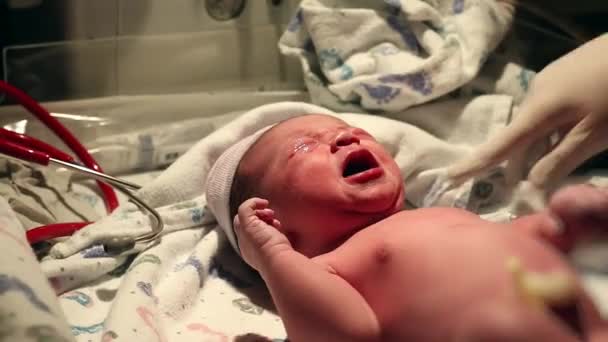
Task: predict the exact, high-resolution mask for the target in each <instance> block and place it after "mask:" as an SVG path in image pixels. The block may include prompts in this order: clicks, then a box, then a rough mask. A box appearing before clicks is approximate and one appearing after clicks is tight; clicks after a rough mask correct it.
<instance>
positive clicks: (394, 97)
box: [279, 0, 512, 112]
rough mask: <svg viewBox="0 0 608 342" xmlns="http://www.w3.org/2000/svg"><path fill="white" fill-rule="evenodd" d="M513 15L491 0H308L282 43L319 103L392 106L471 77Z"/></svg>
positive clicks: (350, 107) (346, 107) (345, 107)
mask: <svg viewBox="0 0 608 342" xmlns="http://www.w3.org/2000/svg"><path fill="white" fill-rule="evenodd" d="M511 21H512V10H511V9H510V8H509V6H506V5H504V4H502V3H500V2H497V1H494V0H488V1H477V0H426V1H424V0H403V1H401V0H385V1H352V0H342V1H340V0H304V1H302V2H301V3H300V7H299V9H298V10H297V12H296V14H295V16H294V17H293V19H292V20H291V22H290V23H289V24H288V26H287V30H286V31H285V33H284V34H283V36H282V37H281V39H280V41H279V48H280V50H281V52H282V53H284V54H286V55H291V56H296V57H297V58H299V60H300V62H301V64H302V70H303V74H304V80H305V82H306V86H307V88H308V90H309V91H310V93H311V98H312V99H313V101H314V103H316V104H319V105H322V106H325V107H328V108H332V109H334V110H337V111H350V112H352V111H361V110H366V111H383V112H395V111H401V110H404V109H406V108H408V107H411V106H413V105H416V104H420V103H425V102H428V101H430V100H433V99H436V98H438V97H440V96H442V95H445V94H447V93H449V92H451V91H453V90H455V89H457V88H459V87H461V86H463V85H464V84H466V83H468V82H469V81H471V80H472V79H473V78H474V77H476V76H477V74H478V72H479V70H480V68H481V67H482V65H483V64H484V62H485V61H486V59H487V58H488V56H489V55H490V53H491V52H492V51H493V50H494V49H495V48H496V46H497V45H498V43H499V42H501V41H502V38H503V37H504V35H505V33H506V31H507V30H508V29H509V27H510V24H511Z"/></svg>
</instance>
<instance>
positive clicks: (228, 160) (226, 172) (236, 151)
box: [206, 126, 270, 254]
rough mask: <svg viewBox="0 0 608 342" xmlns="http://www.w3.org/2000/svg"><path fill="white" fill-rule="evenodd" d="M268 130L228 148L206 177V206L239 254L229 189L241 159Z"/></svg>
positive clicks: (262, 130)
mask: <svg viewBox="0 0 608 342" xmlns="http://www.w3.org/2000/svg"><path fill="white" fill-rule="evenodd" d="M269 128H270V126H269V127H265V128H263V129H261V130H259V131H257V132H256V133H254V134H252V135H250V136H248V137H246V138H244V139H243V140H241V141H239V142H237V143H236V144H234V145H232V146H231V147H229V148H228V149H227V150H226V151H224V153H222V155H221V156H220V157H219V158H218V159H217V161H216V162H215V164H213V167H212V168H211V170H210V171H209V175H208V177H207V193H206V196H207V205H208V206H209V208H210V209H211V212H212V213H213V215H215V218H216V220H217V223H218V225H219V226H220V227H221V228H222V229H223V230H224V232H225V233H226V236H227V237H228V241H230V244H231V245H232V247H233V248H234V250H235V251H236V252H237V253H239V254H240V251H239V248H238V242H237V239H236V235H235V233H234V227H232V217H230V189H231V188H232V181H233V180H234V175H235V174H236V170H237V168H238V166H239V163H240V162H241V159H242V158H243V156H244V155H245V153H247V151H248V150H249V148H250V147H251V146H252V145H253V144H254V143H255V142H256V141H257V140H258V139H259V138H260V137H261V136H262V134H264V132H266V131H267V130H268V129H269Z"/></svg>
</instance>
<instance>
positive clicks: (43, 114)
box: [0, 81, 118, 244]
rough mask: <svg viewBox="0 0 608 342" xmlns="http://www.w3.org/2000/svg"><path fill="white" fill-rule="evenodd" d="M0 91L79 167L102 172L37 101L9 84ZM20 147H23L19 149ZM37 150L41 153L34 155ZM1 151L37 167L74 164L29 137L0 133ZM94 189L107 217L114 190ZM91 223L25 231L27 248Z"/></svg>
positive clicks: (115, 201) (103, 186) (3, 84)
mask: <svg viewBox="0 0 608 342" xmlns="http://www.w3.org/2000/svg"><path fill="white" fill-rule="evenodd" d="M0 91H2V92H3V93H5V94H6V95H7V96H8V97H10V98H11V99H13V100H14V101H16V102H17V103H19V104H20V105H22V106H23V107H24V108H25V109H27V110H28V111H29V112H30V113H32V114H33V115H34V116H36V117H37V118H38V119H39V120H40V121H42V123H44V125H45V126H47V127H48V128H49V129H50V130H51V131H53V133H55V135H57V137H59V138H60V139H61V140H62V141H63V142H64V143H65V144H66V146H68V147H69V148H70V149H71V150H72V151H73V152H74V153H75V154H76V156H77V157H78V159H80V160H81V161H82V163H83V164H84V165H85V166H86V167H88V168H90V169H93V170H95V171H98V172H102V173H103V170H102V169H101V167H100V166H99V164H97V162H96V161H95V159H94V158H93V157H92V156H91V155H90V154H89V152H88V151H87V149H86V148H85V147H84V146H83V145H82V144H81V143H80V141H78V139H77V138H76V137H75V136H74V135H73V134H72V133H71V132H70V131H69V130H68V129H67V128H66V127H65V126H63V125H62V124H61V123H60V122H59V121H58V120H57V119H55V118H54V117H53V116H52V115H51V113H49V111H47V110H46V109H44V108H43V107H42V106H41V105H40V104H38V102H36V100H34V99H33V98H31V97H30V96H28V95H27V94H26V93H24V92H23V91H21V90H19V89H17V88H15V87H13V86H11V85H10V84H8V83H6V82H4V81H0ZM21 144H23V145H21ZM34 149H37V150H42V152H40V151H36V150H34ZM0 150H4V151H5V152H8V153H6V154H8V155H11V156H14V157H17V158H20V159H23V160H27V161H31V162H36V163H38V164H42V165H47V164H48V158H49V157H53V158H56V159H60V160H63V161H66V162H73V160H74V159H73V158H72V157H71V156H70V155H68V154H66V153H64V152H62V151H60V150H58V149H56V148H54V147H53V146H50V145H49V144H46V143H44V142H42V141H40V140H37V139H34V138H32V137H28V136H26V135H23V134H19V133H15V132H11V131H8V130H5V129H2V130H0ZM97 185H98V186H99V189H100V190H101V192H102V194H103V199H104V203H105V206H106V210H107V212H108V213H110V212H112V211H113V210H114V209H116V207H118V197H117V196H116V193H115V192H114V189H112V187H111V186H110V185H108V184H105V183H103V182H101V181H97ZM89 223H90V222H70V223H56V224H52V225H47V226H41V227H37V228H33V229H30V230H28V231H27V233H26V236H27V240H28V242H29V243H30V244H34V243H37V242H41V241H44V240H48V239H52V238H56V237H61V236H69V235H72V234H73V233H74V232H75V231H77V230H78V229H81V228H82V227H84V226H86V225H88V224H89Z"/></svg>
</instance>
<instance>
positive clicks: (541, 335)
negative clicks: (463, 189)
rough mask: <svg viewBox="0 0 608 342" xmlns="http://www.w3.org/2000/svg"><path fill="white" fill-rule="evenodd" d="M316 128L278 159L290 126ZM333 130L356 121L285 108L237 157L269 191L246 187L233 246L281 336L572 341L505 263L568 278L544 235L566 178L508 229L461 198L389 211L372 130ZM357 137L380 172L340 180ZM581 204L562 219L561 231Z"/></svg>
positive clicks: (382, 157) (388, 341)
mask: <svg viewBox="0 0 608 342" xmlns="http://www.w3.org/2000/svg"><path fill="white" fill-rule="evenodd" d="M319 131H320V132H322V134H320V135H319V137H320V138H319V140H318V147H317V148H316V149H314V150H313V151H311V152H309V153H302V154H300V155H298V158H299V159H296V160H295V161H293V159H290V160H289V161H285V160H284V159H282V154H289V146H290V144H289V141H290V140H289V139H291V138H293V137H296V138H297V137H300V136H302V133H307V134H310V135H314V134H315V133H316V132H319ZM345 131H346V132H358V134H362V133H360V132H359V131H358V130H357V131H355V130H354V129H352V128H348V127H346V125H345V124H344V123H343V122H341V121H339V120H337V119H334V118H330V117H324V116H306V117H300V118H297V119H292V120H290V121H289V122H287V123H285V124H283V125H281V126H280V127H279V128H277V129H275V130H273V131H271V133H270V134H268V135H267V136H265V137H264V138H263V139H262V140H261V141H260V142H261V143H260V144H258V146H257V148H256V150H255V151H252V152H253V153H251V154H250V155H254V156H255V158H248V160H246V161H244V162H245V163H246V166H247V168H248V169H247V172H251V174H257V175H259V176H260V177H261V185H262V193H263V194H262V195H263V196H264V197H265V198H268V199H269V200H270V202H269V201H268V200H265V199H259V198H253V199H250V200H248V201H246V202H244V203H243V204H242V205H241V207H240V208H239V213H238V215H237V217H236V218H235V230H236V233H237V237H238V239H239V245H240V248H241V253H242V255H243V258H244V259H245V261H247V262H248V263H249V264H250V265H251V266H252V267H254V268H256V269H257V270H258V271H259V272H260V274H261V275H262V277H263V278H264V280H265V281H266V283H267V285H268V287H269V289H270V292H271V294H272V297H273V299H274V301H275V303H276V305H277V308H278V310H279V313H280V314H281V316H282V318H283V321H284V324H285V327H286V329H287V332H288V335H289V337H290V340H291V341H295V342H299V341H374V342H375V341H383V342H392V341H421V342H422V341H488V342H489V341H492V342H499V341H530V342H532V341H580V339H579V338H578V337H576V336H575V334H574V333H573V332H572V331H571V330H569V328H567V326H566V325H565V324H564V323H563V322H562V321H560V320H559V319H558V318H557V317H556V316H555V315H553V314H552V313H551V312H550V311H543V310H540V309H537V308H534V307H531V306H529V305H528V304H526V302H524V301H523V300H522V298H521V296H520V294H519V293H518V292H517V291H516V287H515V284H514V282H513V278H512V275H511V274H510V273H509V271H508V270H507V267H506V262H507V260H508V258H510V257H513V256H516V257H518V258H519V260H520V261H521V263H522V265H523V267H524V268H525V269H526V270H529V271H536V272H550V271H561V272H567V273H569V274H572V276H573V277H576V276H575V274H574V273H573V271H572V270H571V268H570V267H569V266H568V265H567V264H566V262H565V261H564V259H563V258H562V255H561V253H560V252H559V250H558V249H557V248H555V247H554V246H553V245H552V244H550V243H548V241H553V240H556V239H557V238H556V234H557V233H556V230H555V221H554V220H553V219H552V217H554V216H557V217H560V218H561V217H562V216H564V215H566V214H567V213H566V212H565V209H563V207H568V208H569V209H568V210H570V211H572V210H571V206H568V203H569V201H570V202H572V201H573V199H572V196H577V194H578V192H577V191H576V189H575V190H568V189H567V190H568V191H570V192H571V193H570V194H566V195H562V194H557V195H556V196H555V197H554V201H552V202H551V205H550V207H549V209H548V211H547V212H545V213H540V214H537V215H532V216H529V217H527V218H524V219H521V220H517V221H514V222H513V223H512V224H511V226H513V228H516V229H509V227H505V226H506V225H503V224H496V223H490V222H486V221H484V220H482V219H480V218H479V217H478V216H477V215H474V214H472V213H469V212H466V211H463V210H459V209H451V208H430V209H418V210H411V211H400V212H398V211H399V209H401V208H400V205H399V204H397V203H402V201H403V187H402V184H401V177H400V175H399V172H398V168H397V165H396V164H395V163H394V161H393V160H392V159H390V156H389V155H388V153H386V152H385V151H384V150H383V149H382V147H381V146H380V145H379V144H378V143H377V142H375V141H374V140H373V138H371V137H365V138H364V139H363V138H359V139H350V140H348V141H350V143H344V142H342V143H337V142H339V141H341V140H340V139H339V138H337V137H341V136H342V137H343V134H344V133H343V132H345ZM351 145H356V146H351ZM360 147H364V148H367V149H368V150H369V151H371V152H372V153H373V154H374V156H375V157H376V159H377V160H378V161H379V165H380V167H382V168H383V170H384V174H383V176H382V177H380V178H377V179H375V180H373V181H371V182H370V183H369V184H366V183H363V184H357V185H352V184H348V183H346V182H344V179H343V178H342V172H341V169H339V168H338V167H337V166H336V165H340V163H339V162H338V161H340V158H341V157H340V156H341V154H339V153H340V150H341V149H344V150H346V149H352V148H360ZM311 172H312V173H311ZM310 174H313V175H316V177H314V178H312V179H311V178H310V177H308V176H307V175H310ZM287 184H291V186H290V187H287ZM311 184H312V185H314V186H311ZM587 190H588V189H587ZM560 196H562V197H560ZM395 199H396V200H397V201H398V202H397V203H396V202H395ZM294 203H297V204H296V205H294ZM560 203H562V204H561V205H562V207H559V205H560ZM563 203H565V204H563ZM607 203H608V202H607ZM579 204H580V205H582V206H583V207H585V205H586V204H585V203H579ZM587 206H588V205H587ZM270 207H272V209H270ZM605 208H606V207H605ZM397 212H398V213H397ZM581 212H582V213H586V211H585V210H584V209H579V210H578V211H576V213H577V214H576V215H579V218H576V217H574V218H570V219H569V220H570V221H568V220H565V222H566V223H567V224H569V226H568V227H567V228H568V231H570V227H574V226H576V225H572V224H571V223H573V222H579V221H580V215H583V214H581ZM576 215H574V216H576ZM566 216H567V215H566ZM571 216H572V215H571ZM568 217H570V216H568ZM562 220H564V219H562ZM363 228H364V229H363ZM580 228H581V229H582V228H584V227H580ZM577 229H579V228H578V226H577ZM576 301H577V303H578V306H579V308H581V310H580V313H581V316H582V321H583V328H584V331H585V333H586V334H587V335H588V337H589V340H590V341H593V342H596V341H597V342H599V341H606V337H607V336H606V331H608V329H606V324H605V322H602V320H601V319H600V318H599V315H598V313H597V311H596V310H595V308H594V307H593V305H592V304H591V302H590V301H589V300H588V298H587V297H586V295H585V294H584V292H583V290H582V288H580V289H579V294H578V296H577V298H576ZM438 322H441V324H438ZM602 334H603V335H602Z"/></svg>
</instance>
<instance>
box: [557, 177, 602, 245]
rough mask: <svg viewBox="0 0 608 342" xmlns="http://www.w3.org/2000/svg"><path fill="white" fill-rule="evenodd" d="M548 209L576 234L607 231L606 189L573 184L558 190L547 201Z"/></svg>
mask: <svg viewBox="0 0 608 342" xmlns="http://www.w3.org/2000/svg"><path fill="white" fill-rule="evenodd" d="M549 210H550V212H551V213H552V214H553V215H555V216H556V217H557V218H559V219H560V221H561V222H562V223H563V224H564V226H565V228H566V229H567V230H568V231H569V232H571V233H573V234H576V235H587V236H588V235H589V234H590V233H593V232H602V231H604V232H606V233H608V189H606V188H604V189H602V188H596V187H593V186H591V185H574V186H569V187H566V188H564V189H562V190H559V191H558V192H557V193H555V195H553V196H552V197H551V200H550V201H549Z"/></svg>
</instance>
